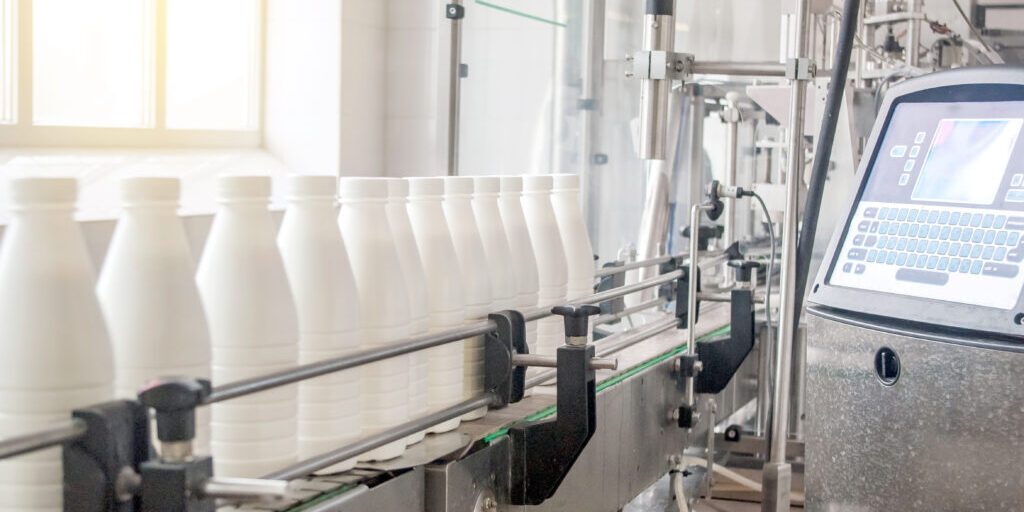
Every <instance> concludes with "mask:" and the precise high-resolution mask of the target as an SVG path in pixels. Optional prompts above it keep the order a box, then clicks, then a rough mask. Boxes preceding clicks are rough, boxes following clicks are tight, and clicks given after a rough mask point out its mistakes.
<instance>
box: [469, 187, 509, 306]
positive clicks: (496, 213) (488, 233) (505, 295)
mask: <svg viewBox="0 0 1024 512" xmlns="http://www.w3.org/2000/svg"><path fill="white" fill-rule="evenodd" d="M473 190H474V194H473V201H472V204H473V216H474V217H475V218H476V224H477V227H478V228H479V229H480V237H481V238H482V239H483V242H484V254H485V255H486V256H487V268H488V274H489V275H490V277H491V298H492V301H491V308H492V310H493V311H501V310H505V309H512V308H514V307H516V298H517V290H516V277H515V273H514V270H513V267H514V266H515V263H514V260H513V259H512V249H511V246H510V245H509V242H508V235H507V234H506V233H505V224H504V223H503V222H502V220H501V210H499V209H498V192H500V191H501V178H499V177H497V176H479V177H476V178H473Z"/></svg>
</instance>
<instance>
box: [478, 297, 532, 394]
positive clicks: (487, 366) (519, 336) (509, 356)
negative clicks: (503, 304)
mask: <svg viewBox="0 0 1024 512" xmlns="http://www.w3.org/2000/svg"><path fill="white" fill-rule="evenodd" d="M487 318H488V319H489V320H493V321H494V323H496V324H498V327H497V329H495V330H494V331H491V332H489V333H487V336H486V338H485V344H484V389H485V390H486V391H487V392H488V393H491V394H492V395H494V396H495V397H496V398H497V400H496V403H495V404H492V405H491V407H494V408H501V407H505V406H507V405H508V404H511V403H516V402H518V401H520V400H522V399H523V392H524V391H525V390H526V389H525V388H526V367H525V366H517V365H516V364H515V363H514V359H515V356H516V355H517V354H529V353H530V349H529V347H527V345H526V321H525V320H524V319H523V314H522V313H520V312H518V311H512V310H508V311H499V312H497V313H491V314H490V315H488V317H487Z"/></svg>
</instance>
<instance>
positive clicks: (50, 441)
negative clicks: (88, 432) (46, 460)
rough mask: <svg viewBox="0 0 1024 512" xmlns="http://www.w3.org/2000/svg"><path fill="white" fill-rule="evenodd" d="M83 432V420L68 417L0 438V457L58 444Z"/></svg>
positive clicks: (77, 436)
mask: <svg viewBox="0 0 1024 512" xmlns="http://www.w3.org/2000/svg"><path fill="white" fill-rule="evenodd" d="M84 434H85V422H84V421H82V420H80V419H74V418H72V419H69V420H67V421H64V422H61V423H57V424H55V425H51V426H49V427H46V428H45V429H43V430H40V431H38V432H32V433H31V434H23V435H20V436H11V437H6V438H3V439H0V459H6V458H8V457H14V456H16V455H21V454H23V453H28V452H34V451H36V450H42V449H44V448H52V447H54V446H60V445H62V444H64V443H66V442H69V441H74V440H76V439H78V438H79V437H82V435H84Z"/></svg>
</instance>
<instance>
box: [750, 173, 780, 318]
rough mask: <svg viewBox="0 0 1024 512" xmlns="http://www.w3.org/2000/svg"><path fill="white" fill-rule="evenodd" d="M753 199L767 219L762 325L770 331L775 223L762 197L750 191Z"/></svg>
mask: <svg viewBox="0 0 1024 512" xmlns="http://www.w3.org/2000/svg"><path fill="white" fill-rule="evenodd" d="M751 195H752V196H754V199H757V202H758V203H760V204H761V210H762V211H763V212H764V218H765V220H766V221H768V245H770V246H771V251H772V252H771V254H770V255H769V256H768V274H767V275H766V276H765V279H764V283H765V286H764V325H765V327H767V328H768V333H769V334H770V333H771V332H772V273H773V272H775V225H774V224H772V216H771V214H770V213H768V207H767V206H765V204H764V199H762V198H761V196H760V195H759V194H758V193H757V192H751Z"/></svg>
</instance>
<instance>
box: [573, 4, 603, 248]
mask: <svg viewBox="0 0 1024 512" xmlns="http://www.w3.org/2000/svg"><path fill="white" fill-rule="evenodd" d="M605 1H606V0H588V1H586V2H583V3H582V4H583V5H582V6H581V9H582V10H583V16H582V25H583V30H582V32H583V44H582V45H581V50H580V51H581V67H580V99H579V103H578V106H579V109H580V157H579V158H580V199H581V201H582V202H583V206H582V207H583V213H584V218H586V219H591V221H592V222H593V221H596V216H594V215H591V214H590V213H591V212H590V208H591V206H592V203H593V202H592V201H591V198H590V193H591V190H590V188H591V187H590V178H591V176H590V175H591V173H592V170H593V166H594V153H595V151H594V147H595V146H596V145H597V144H596V139H597V134H598V133H600V125H599V118H600V112H601V110H600V102H601V85H602V83H603V80H604V20H605ZM588 230H589V231H590V232H591V236H592V237H593V235H594V233H595V232H596V231H597V229H596V225H594V224H588Z"/></svg>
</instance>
